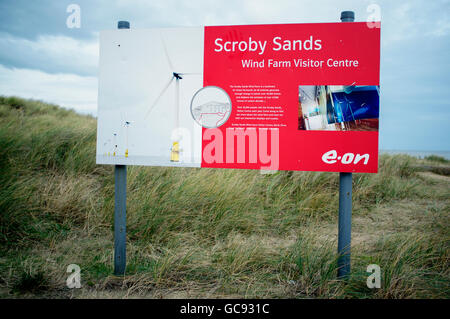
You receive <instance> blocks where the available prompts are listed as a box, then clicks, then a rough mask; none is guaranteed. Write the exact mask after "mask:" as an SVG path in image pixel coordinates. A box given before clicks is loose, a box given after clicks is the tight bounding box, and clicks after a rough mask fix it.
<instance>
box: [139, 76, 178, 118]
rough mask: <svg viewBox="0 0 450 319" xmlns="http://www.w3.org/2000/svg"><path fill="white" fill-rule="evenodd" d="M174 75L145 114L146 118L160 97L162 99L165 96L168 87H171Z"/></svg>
mask: <svg viewBox="0 0 450 319" xmlns="http://www.w3.org/2000/svg"><path fill="white" fill-rule="evenodd" d="M173 79H174V77H173V76H172V77H171V78H170V80H169V82H168V83H167V84H166V86H165V87H164V89H162V91H161V93H159V95H158V97H157V98H156V100H155V102H153V104H152V106H151V107H150V109H149V110H148V111H147V113H146V114H145V117H144V119H146V118H147V117H148V116H149V115H150V113H151V112H152V110H153V108H154V107H155V106H156V104H158V101H159V99H161V97H162V96H163V94H164V93H165V92H166V91H167V89H168V88H169V86H170V84H171V83H172V81H173Z"/></svg>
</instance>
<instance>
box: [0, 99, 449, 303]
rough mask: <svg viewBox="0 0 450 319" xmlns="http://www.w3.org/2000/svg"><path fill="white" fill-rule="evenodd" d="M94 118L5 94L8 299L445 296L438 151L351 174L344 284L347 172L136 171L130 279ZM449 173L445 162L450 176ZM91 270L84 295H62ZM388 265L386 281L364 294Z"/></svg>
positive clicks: (0, 261) (0, 118)
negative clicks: (117, 241)
mask: <svg viewBox="0 0 450 319" xmlns="http://www.w3.org/2000/svg"><path fill="white" fill-rule="evenodd" d="M95 140H96V119H95V118H93V117H90V116H82V115H79V114H77V113H75V112H73V111H70V110H65V109H62V108H60V107H58V106H55V105H49V104H46V103H42V102H39V101H32V100H24V99H20V98H15V97H9V98H6V97H0V170H1V174H0V296H2V297H42V296H45V297H55V298H65V297H79V298H85V297H93V298H96V297H107V298H118V297H136V296H146V297H154V298H159V297H164V298H177V297H188V298H202V297H203V298H204V297H208V298H215V297H243V298H266V297H267V298H269V297H270V298H448V297H449V296H450V285H449V283H450V281H449V280H450V276H449V275H450V274H449V239H450V237H449V216H450V214H449V204H450V200H449V185H450V184H449V179H450V178H449V177H448V176H445V175H438V174H436V173H433V170H431V172H430V170H429V169H427V171H426V172H424V171H423V170H422V169H421V167H430V166H432V167H434V166H433V165H435V166H436V165H437V166H439V167H440V170H438V171H445V170H443V169H442V167H447V165H449V163H448V161H446V160H444V159H442V158H439V157H435V156H434V157H429V158H426V159H424V160H420V159H417V158H413V157H409V156H406V155H396V156H388V155H383V156H381V157H380V167H379V173H378V174H354V179H353V225H352V227H353V234H352V235H353V238H352V240H353V241H352V244H353V245H352V275H351V277H350V278H348V280H346V281H343V280H337V279H336V272H337V269H336V268H337V255H336V247H337V209H338V186H339V185H338V182H339V180H338V174H337V173H322V172H278V173H276V174H272V175H261V174H260V173H259V172H258V171H245V170H224V169H187V168H158V167H129V168H128V202H127V235H128V238H127V240H128V242H127V249H128V252H127V254H128V256H127V257H128V265H127V273H126V276H124V277H123V278H117V277H114V276H113V275H112V271H113V269H112V264H113V237H112V232H113V211H114V174H113V167H112V166H101V165H96V164H95ZM446 169H447V170H448V167H447V168H446ZM72 263H74V264H78V265H80V267H81V275H82V288H81V289H77V290H70V289H68V288H66V285H65V280H66V278H67V273H66V268H67V266H68V265H69V264H72ZM371 263H375V264H378V265H380V267H381V271H382V287H381V288H380V289H373V290H371V289H369V288H367V286H366V278H367V276H368V273H366V267H367V265H369V264H371Z"/></svg>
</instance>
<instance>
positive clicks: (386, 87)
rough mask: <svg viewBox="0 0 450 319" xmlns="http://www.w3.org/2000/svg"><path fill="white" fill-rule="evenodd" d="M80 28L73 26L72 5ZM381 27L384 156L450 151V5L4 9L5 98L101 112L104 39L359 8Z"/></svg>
mask: <svg viewBox="0 0 450 319" xmlns="http://www.w3.org/2000/svg"><path fill="white" fill-rule="evenodd" d="M72 3H74V4H78V5H79V6H80V8H81V27H80V28H72V29H70V28H68V27H67V26H66V20H67V17H68V16H69V15H70V13H67V12H66V10H67V7H68V6H69V5H70V4H72ZM371 4H377V5H379V7H380V9H381V21H382V28H381V34H382V47H381V111H380V112H381V116H380V126H381V127H380V148H381V149H395V150H445V151H450V140H449V137H450V124H449V120H450V102H449V101H450V59H449V57H450V53H449V52H450V1H438V0H433V1H392V0H391V1H361V0H359V1H342V0H341V1H335V0H330V1H320V0H313V1H300V0H288V1H284V0H275V1H265V0H251V1H248V0H227V1H207V0H204V1H198V0H184V1H170V0H164V1H157V0H152V1H144V0H134V1H132V0H107V1H106V0H100V1H75V0H71V1H65V0H58V1H56V0H54V1H47V0H42V1H30V0H1V1H0V21H1V24H0V95H7V96H9V95H17V96H21V97H26V98H34V99H41V100H44V101H47V102H53V103H56V104H60V105H63V106H65V107H71V108H74V109H75V110H77V111H79V112H81V113H90V114H94V115H95V114H96V109H97V77H96V76H97V64H98V34H99V31H100V30H106V29H114V28H116V27H117V21H118V20H128V21H130V22H131V27H132V28H150V27H169V26H201V25H230V24H261V23H303V22H337V21H339V17H340V12H341V11H343V10H353V11H355V14H356V21H366V19H367V18H368V16H369V15H370V14H371V13H373V11H372V12H368V8H369V9H371V8H373V7H369V6H370V5H371Z"/></svg>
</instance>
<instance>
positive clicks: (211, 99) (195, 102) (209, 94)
mask: <svg viewBox="0 0 450 319" xmlns="http://www.w3.org/2000/svg"><path fill="white" fill-rule="evenodd" d="M191 113H192V117H193V118H194V120H195V122H197V123H198V124H199V125H201V126H203V127H206V128H215V127H219V126H221V125H222V124H224V123H225V122H226V121H227V120H228V118H229V117H230V114H231V99H230V97H229V96H228V94H227V92H225V91H224V90H223V89H221V88H219V87H217V86H205V87H204V88H201V89H200V90H198V91H197V93H195V94H194V97H193V98H192V101H191Z"/></svg>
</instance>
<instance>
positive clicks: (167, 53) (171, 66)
mask: <svg viewBox="0 0 450 319" xmlns="http://www.w3.org/2000/svg"><path fill="white" fill-rule="evenodd" d="M161 42H162V44H163V47H164V53H165V54H166V58H167V62H169V66H170V69H171V70H172V72H173V71H174V68H173V64H172V61H171V60H170V56H169V52H168V51H167V46H166V42H165V41H164V38H163V36H162V35H161Z"/></svg>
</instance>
